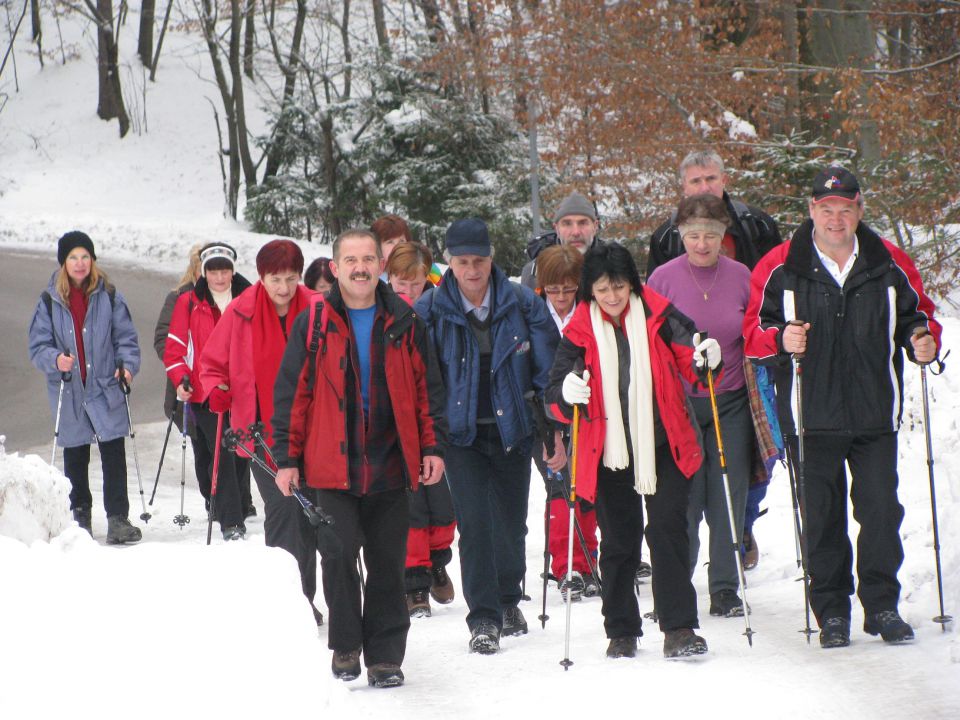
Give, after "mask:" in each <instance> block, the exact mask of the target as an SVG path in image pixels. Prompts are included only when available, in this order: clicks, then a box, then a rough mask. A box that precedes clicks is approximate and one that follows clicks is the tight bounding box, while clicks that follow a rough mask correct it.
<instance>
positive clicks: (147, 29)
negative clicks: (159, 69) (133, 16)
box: [137, 0, 157, 68]
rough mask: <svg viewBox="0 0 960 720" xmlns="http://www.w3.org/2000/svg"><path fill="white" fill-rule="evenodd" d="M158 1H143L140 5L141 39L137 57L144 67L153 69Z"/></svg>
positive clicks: (138, 44)
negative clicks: (154, 30)
mask: <svg viewBox="0 0 960 720" xmlns="http://www.w3.org/2000/svg"><path fill="white" fill-rule="evenodd" d="M156 8H157V0H143V1H142V2H141V3H140V37H139V39H138V41H137V55H139V56H140V62H142V63H143V65H144V67H148V68H149V67H153V20H154V17H155V16H156Z"/></svg>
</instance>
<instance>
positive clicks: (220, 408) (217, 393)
mask: <svg viewBox="0 0 960 720" xmlns="http://www.w3.org/2000/svg"><path fill="white" fill-rule="evenodd" d="M232 401H233V396H232V395H231V394H230V391H229V390H221V389H220V388H218V387H215V388H214V389H213V390H211V391H210V394H209V395H208V396H207V404H208V405H209V406H210V410H211V411H212V412H215V413H225V412H230V403H231V402H232Z"/></svg>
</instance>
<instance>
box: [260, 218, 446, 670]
mask: <svg viewBox="0 0 960 720" xmlns="http://www.w3.org/2000/svg"><path fill="white" fill-rule="evenodd" d="M330 267H331V270H332V271H333V274H334V275H335V276H336V278H337V283H336V285H334V286H333V288H332V289H331V290H330V292H329V293H328V295H327V297H326V298H324V297H323V296H322V295H314V297H313V300H312V301H311V304H310V307H309V309H308V310H307V311H305V312H303V313H301V314H300V315H299V316H298V317H297V319H296V321H294V324H293V329H292V330H291V331H290V339H289V342H288V343H287V347H286V350H285V352H284V356H283V362H282V363H281V366H280V372H279V374H278V375H277V381H276V385H275V386H274V410H275V411H274V415H273V428H274V439H275V445H274V454H275V456H276V460H277V467H278V468H279V471H278V472H277V479H276V481H277V487H278V488H279V489H280V491H281V492H282V493H283V494H284V495H290V494H291V492H292V490H291V488H292V487H294V486H299V487H300V488H301V490H302V491H303V493H304V494H305V495H306V496H307V497H308V498H310V500H311V501H312V502H313V503H314V504H316V505H319V506H320V507H322V508H323V510H324V511H325V512H326V513H327V514H329V515H330V516H331V517H332V518H333V532H335V533H336V537H337V540H338V541H339V543H337V544H338V545H339V547H329V545H330V543H327V542H324V543H323V546H322V547H320V546H319V537H318V536H317V535H316V533H313V534H312V536H311V537H312V541H313V542H316V543H317V544H318V549H319V550H320V553H321V566H322V568H323V592H324V597H325V598H326V601H327V607H328V608H329V611H330V612H329V640H328V644H329V647H330V649H331V650H333V662H332V669H333V674H334V676H335V677H337V678H339V679H341V680H353V679H355V678H356V677H357V676H359V674H360V654H361V653H363V659H364V662H365V663H366V666H367V681H368V683H369V684H370V685H372V686H374V687H395V686H397V685H402V684H403V681H404V677H403V672H402V671H401V669H400V665H401V663H402V662H403V657H404V653H405V651H406V643H407V632H408V631H409V629H410V615H409V613H408V612H407V603H406V597H405V594H404V565H405V560H406V540H407V531H408V527H409V510H408V505H407V490H408V489H410V490H416V489H417V486H418V485H419V484H420V483H423V484H424V485H432V484H434V483H436V482H439V481H440V480H441V479H442V477H443V468H444V463H443V452H444V447H445V445H446V422H445V420H444V415H443V409H442V408H443V383H442V380H441V377H440V373H439V369H438V367H437V364H436V360H435V359H434V355H433V349H432V347H431V344H430V342H429V340H428V337H427V330H426V328H425V327H424V324H423V322H422V321H421V320H420V319H419V318H418V317H417V316H416V315H415V314H414V312H413V310H412V308H411V307H410V306H409V305H408V304H407V303H406V302H404V301H403V300H402V299H401V298H400V297H398V296H397V295H396V293H394V292H393V290H391V289H390V286H389V285H387V284H386V283H382V282H380V280H379V275H380V272H381V271H382V270H383V258H382V256H381V253H380V247H379V245H378V243H377V240H376V238H375V237H374V235H373V234H372V233H370V232H369V231H367V230H348V231H347V232H345V233H343V234H342V235H341V236H340V237H339V238H337V240H336V241H335V242H334V244H333V260H332V261H331V265H330ZM307 540H308V541H310V540H311V538H307ZM361 549H362V550H363V561H364V565H365V566H366V568H367V575H366V579H365V580H362V579H361V577H360V574H359V572H358V570H357V558H358V556H359V554H360V550H361ZM361 587H362V590H363V593H362V595H361Z"/></svg>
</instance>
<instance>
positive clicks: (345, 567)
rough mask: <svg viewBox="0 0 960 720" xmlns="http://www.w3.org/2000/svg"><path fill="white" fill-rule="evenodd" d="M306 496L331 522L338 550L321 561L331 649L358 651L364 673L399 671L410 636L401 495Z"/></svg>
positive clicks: (406, 523) (406, 524) (403, 492)
mask: <svg viewBox="0 0 960 720" xmlns="http://www.w3.org/2000/svg"><path fill="white" fill-rule="evenodd" d="M307 494H308V496H310V495H312V496H313V499H315V500H316V501H317V502H319V504H320V505H321V507H323V509H324V511H325V512H326V513H328V514H329V515H330V516H332V518H333V522H334V525H333V527H334V530H335V532H336V534H337V538H338V539H339V540H340V545H341V547H340V549H339V552H337V553H329V552H328V553H327V554H323V555H321V558H320V562H321V567H322V570H323V573H322V574H323V595H324V598H325V599H326V601H327V609H328V610H329V618H328V628H329V629H328V645H329V647H330V649H331V650H338V651H341V652H346V651H350V650H356V649H358V648H362V649H363V656H364V662H365V663H366V665H367V667H370V666H371V665H375V664H377V663H394V664H396V665H400V664H401V663H403V657H404V655H405V653H406V649H407V633H408V631H409V630H410V615H409V613H408V612H407V600H406V597H405V593H404V585H403V570H404V564H405V560H406V555H407V531H408V530H409V527H410V518H409V510H408V504H407V492H406V490H387V491H386V492H380V493H374V494H372V495H362V496H357V495H351V494H350V493H347V492H343V491H341V490H314V489H310V490H308V491H307ZM311 537H313V538H316V537H317V536H316V534H315V533H311ZM361 548H363V564H364V565H365V566H366V570H367V576H366V579H365V582H364V585H363V594H362V597H361V592H360V590H361V588H360V573H359V570H358V568H357V558H358V557H359V555H360V549H361ZM317 549H318V550H319V549H320V548H319V547H318V548H317Z"/></svg>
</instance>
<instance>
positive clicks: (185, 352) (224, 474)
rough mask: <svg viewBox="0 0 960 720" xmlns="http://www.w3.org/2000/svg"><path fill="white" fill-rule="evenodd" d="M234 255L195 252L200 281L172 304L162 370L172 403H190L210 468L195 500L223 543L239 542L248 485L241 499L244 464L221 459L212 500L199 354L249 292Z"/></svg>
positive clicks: (210, 424) (216, 247)
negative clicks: (210, 515) (238, 300)
mask: <svg viewBox="0 0 960 720" xmlns="http://www.w3.org/2000/svg"><path fill="white" fill-rule="evenodd" d="M236 261H237V253H236V251H235V250H234V249H233V248H232V247H230V246H229V245H227V244H226V243H222V242H212V243H207V244H206V245H204V246H203V247H202V248H201V249H200V277H199V278H198V279H197V282H196V284H195V285H194V287H193V290H192V291H191V292H188V293H184V294H182V295H181V296H180V297H179V298H177V303H176V305H175V306H174V308H173V316H172V317H171V318H170V328H169V330H168V332H167V343H166V347H165V348H164V351H163V365H164V367H165V368H166V369H167V378H168V379H169V380H170V382H172V383H173V384H174V386H175V387H176V392H177V399H178V400H180V401H181V402H183V403H190V414H191V416H192V418H193V422H194V426H195V430H196V434H197V440H198V444H201V445H202V446H203V447H204V448H205V450H206V452H205V453H204V454H205V456H206V457H207V458H209V459H208V462H209V463H210V466H209V471H208V472H205V473H203V474H202V475H198V476H197V481H198V483H199V485H200V494H201V495H203V499H204V500H205V501H206V504H207V511H208V512H211V513H213V514H214V515H215V516H216V518H217V520H218V521H219V522H220V530H221V532H222V533H223V539H224V540H239V539H241V538H242V537H243V536H244V535H245V534H246V532H247V528H246V525H244V522H243V521H244V520H245V519H246V516H247V509H248V508H249V507H250V506H252V502H251V501H250V488H249V483H248V485H247V488H246V497H244V492H243V487H242V486H243V482H242V478H244V477H248V476H247V472H248V470H249V468H248V466H247V461H246V460H244V459H243V458H239V457H231V456H229V455H223V454H221V459H220V464H219V465H218V468H217V478H216V482H217V488H216V493H215V494H213V495H211V491H212V482H213V458H214V457H215V453H216V449H217V442H218V441H219V440H220V438H218V437H217V415H216V411H215V410H214V409H213V408H212V407H211V406H210V405H211V404H210V400H209V398H210V393H211V391H212V390H213V386H208V385H204V383H203V381H202V380H201V378H200V376H201V374H202V372H203V349H204V347H205V346H206V344H207V341H208V340H209V339H210V336H211V334H212V333H213V330H214V328H215V327H216V325H217V324H218V323H219V322H220V320H221V319H222V317H223V313H224V312H225V311H226V309H227V306H228V305H229V304H230V302H231V301H232V300H233V299H234V298H235V297H238V296H239V295H240V293H242V292H243V291H244V290H246V289H247V288H248V287H250V282H249V281H248V280H247V279H246V278H245V277H243V275H241V274H239V273H237V272H234V263H236Z"/></svg>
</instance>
